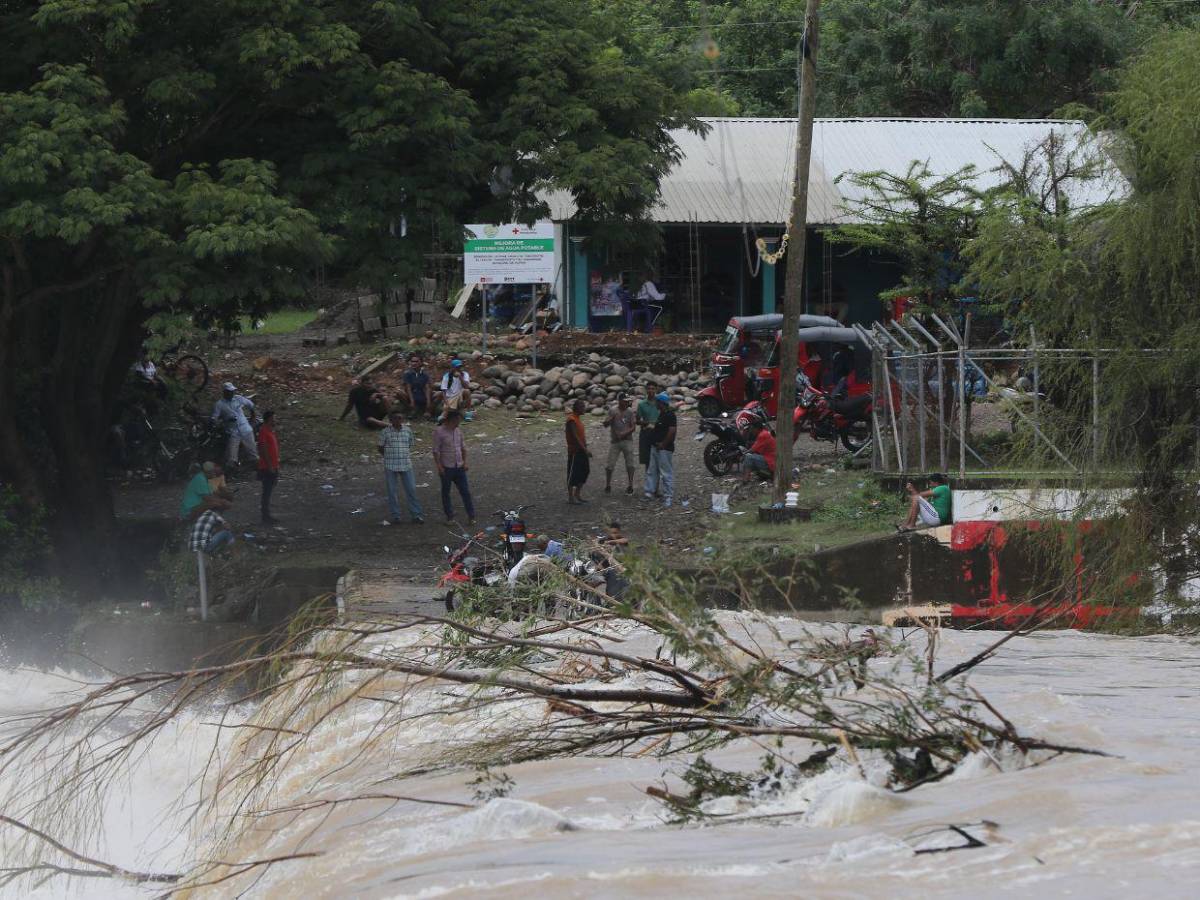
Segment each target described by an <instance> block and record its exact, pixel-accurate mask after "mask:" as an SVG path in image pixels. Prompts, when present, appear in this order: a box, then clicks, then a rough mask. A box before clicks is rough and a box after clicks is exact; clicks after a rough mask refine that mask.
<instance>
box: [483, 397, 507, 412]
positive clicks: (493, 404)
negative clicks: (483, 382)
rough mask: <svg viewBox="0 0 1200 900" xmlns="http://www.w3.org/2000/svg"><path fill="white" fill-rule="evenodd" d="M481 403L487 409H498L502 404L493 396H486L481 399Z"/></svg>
mask: <svg viewBox="0 0 1200 900" xmlns="http://www.w3.org/2000/svg"><path fill="white" fill-rule="evenodd" d="M483 405H484V406H486V407H487V408H488V409H499V408H500V407H501V406H503V405H504V404H503V403H501V402H500V401H499V400H497V399H496V398H495V397H488V398H487V399H486V400H484V401H483Z"/></svg>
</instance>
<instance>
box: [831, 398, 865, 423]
mask: <svg viewBox="0 0 1200 900" xmlns="http://www.w3.org/2000/svg"><path fill="white" fill-rule="evenodd" d="M870 405H871V395H870V394H859V395H858V396H857V397H844V398H842V399H840V400H834V401H832V402H831V403H830V404H829V408H830V409H832V410H833V411H834V412H835V413H837V414H838V415H839V416H845V417H846V418H847V419H856V418H858V417H860V416H862V415H863V413H865V412H866V410H867V407H868V406H870Z"/></svg>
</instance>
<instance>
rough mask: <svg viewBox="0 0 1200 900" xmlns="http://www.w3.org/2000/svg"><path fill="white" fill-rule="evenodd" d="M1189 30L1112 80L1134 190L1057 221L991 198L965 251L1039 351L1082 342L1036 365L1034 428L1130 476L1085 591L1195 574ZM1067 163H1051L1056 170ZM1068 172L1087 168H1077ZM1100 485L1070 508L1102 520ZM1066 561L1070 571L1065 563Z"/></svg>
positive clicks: (1196, 336) (1199, 178)
mask: <svg viewBox="0 0 1200 900" xmlns="http://www.w3.org/2000/svg"><path fill="white" fill-rule="evenodd" d="M1197 109H1200V34H1197V33H1196V32H1188V31H1182V32H1179V33H1176V34H1173V35H1168V36H1165V37H1163V38H1161V39H1160V40H1158V41H1157V42H1155V43H1154V44H1153V45H1152V46H1151V47H1150V48H1148V50H1147V51H1146V52H1145V53H1144V54H1143V55H1142V56H1141V57H1140V58H1138V59H1137V60H1136V61H1135V62H1134V63H1133V64H1132V65H1131V66H1130V67H1129V68H1128V70H1127V71H1126V72H1124V73H1123V75H1122V77H1121V81H1120V87H1119V89H1118V90H1117V91H1116V92H1115V94H1114V95H1113V98H1112V103H1111V110H1110V118H1109V120H1108V124H1109V126H1110V128H1112V132H1111V133H1110V139H1111V140H1113V141H1115V142H1116V144H1115V146H1114V149H1115V151H1116V152H1118V153H1119V156H1120V157H1121V158H1122V159H1123V160H1125V164H1126V167H1127V174H1128V176H1129V178H1130V181H1131V185H1132V192H1131V194H1130V196H1129V197H1128V198H1127V199H1125V200H1124V201H1122V202H1120V203H1115V204H1112V205H1109V206H1105V207H1101V208H1099V209H1096V210H1092V211H1090V212H1088V213H1087V214H1086V215H1081V214H1069V213H1067V212H1064V211H1063V210H1061V209H1058V208H1056V207H1054V206H1051V205H1049V204H1047V203H1046V202H1045V198H1043V197H1041V196H1040V195H1036V194H1033V193H1031V192H1029V191H1027V190H1026V191H1010V192H1009V193H1007V194H1004V195H998V196H996V197H994V198H992V200H991V202H990V204H989V207H988V209H987V210H986V211H985V213H984V215H983V216H982V218H981V220H980V228H979V234H978V237H977V238H976V239H975V240H974V241H973V242H971V244H969V245H968V247H967V248H966V253H967V256H968V258H969V259H970V262H971V269H970V277H971V278H972V279H973V280H974V281H975V282H976V283H977V284H978V285H979V286H980V288H981V290H982V292H983V295H984V296H985V297H986V298H988V299H990V300H991V301H992V302H994V303H998V304H1005V305H1007V306H1008V308H1009V315H1011V316H1012V317H1013V319H1014V320H1015V321H1017V322H1019V323H1020V324H1021V326H1022V328H1024V326H1032V327H1033V328H1034V329H1036V333H1037V334H1038V342H1039V343H1040V344H1041V345H1043V346H1051V347H1053V346H1074V347H1080V348H1084V349H1088V350H1094V351H1096V352H1097V353H1098V356H1099V358H1100V363H1099V370H1098V371H1099V374H1100V381H1099V390H1098V392H1097V397H1098V399H1099V408H1098V411H1097V420H1098V425H1099V427H1098V428H1097V429H1096V432H1095V434H1096V436H1097V438H1098V440H1095V441H1093V429H1092V428H1091V427H1089V426H1090V425H1091V422H1092V409H1091V403H1092V390H1091V384H1092V369H1091V366H1092V363H1091V360H1090V359H1081V360H1067V361H1059V362H1056V363H1051V362H1050V361H1049V360H1046V361H1043V363H1042V377H1043V380H1044V384H1045V389H1046V390H1047V391H1048V392H1049V395H1050V400H1051V401H1052V405H1051V409H1050V411H1049V415H1050V417H1049V419H1048V420H1047V421H1046V422H1045V425H1044V427H1046V428H1047V429H1048V430H1049V431H1050V433H1051V434H1052V435H1053V436H1054V437H1055V439H1056V440H1057V441H1058V442H1059V443H1060V445H1061V446H1065V447H1068V448H1070V449H1071V450H1072V451H1074V457H1075V459H1077V460H1079V461H1080V462H1081V463H1082V464H1083V465H1085V466H1086V467H1087V469H1088V470H1096V474H1098V475H1100V476H1101V477H1103V476H1104V475H1105V473H1108V472H1113V471H1116V472H1117V473H1122V474H1124V475H1125V479H1123V480H1127V479H1128V478H1130V477H1131V478H1132V479H1133V481H1134V486H1135V491H1134V493H1133V494H1131V495H1129V496H1127V497H1126V498H1125V499H1124V500H1123V501H1122V504H1121V505H1122V512H1121V515H1120V516H1119V517H1118V518H1117V522H1116V523H1115V524H1114V525H1113V528H1114V529H1115V532H1114V539H1113V549H1112V551H1111V552H1110V553H1108V554H1107V555H1106V556H1105V557H1104V558H1103V559H1102V560H1095V561H1094V568H1095V570H1096V575H1097V577H1099V578H1101V584H1100V586H1099V587H1098V588H1097V592H1100V591H1107V592H1108V594H1109V595H1110V596H1118V595H1120V594H1121V593H1122V592H1124V591H1126V590H1127V588H1128V584H1127V582H1126V579H1127V578H1128V576H1129V574H1130V573H1131V572H1139V571H1140V572H1151V571H1154V572H1158V573H1161V574H1162V575H1163V581H1162V582H1161V584H1162V585H1163V586H1164V589H1165V590H1167V591H1168V592H1170V591H1171V590H1173V589H1174V587H1175V586H1176V585H1177V584H1178V583H1179V582H1180V581H1181V580H1183V579H1184V578H1186V577H1191V576H1194V575H1196V574H1197V573H1200V566H1197V563H1196V560H1197V559H1200V543H1198V542H1197V535H1196V530H1195V522H1196V521H1197V519H1198V518H1200V499H1198V497H1197V494H1196V489H1195V483H1194V477H1195V476H1194V472H1195V467H1196V465H1197V461H1198V460H1200V454H1198V450H1200V448H1198V439H1200V393H1198V391H1200V287H1198V286H1200V219H1198V218H1197V210H1198V209H1200V157H1198V156H1197V154H1196V147H1197V146H1200V116H1197V114H1196V110H1197ZM1068 168H1069V166H1068V165H1067V164H1066V162H1065V161H1063V160H1060V161H1059V163H1058V165H1057V166H1056V171H1058V172H1060V173H1061V172H1064V171H1066V170H1067V169H1068ZM1078 176H1079V177H1088V173H1087V172H1086V171H1083V172H1079V173H1078ZM1112 503H1113V501H1112V499H1111V498H1108V497H1105V496H1104V495H1103V494H1102V493H1101V494H1098V495H1096V496H1095V498H1094V500H1093V505H1091V506H1089V507H1088V508H1087V509H1085V510H1083V511H1082V514H1083V515H1084V516H1088V515H1090V514H1096V515H1098V516H1104V517H1106V518H1107V517H1110V516H1111V515H1112ZM1064 565H1067V566H1069V565H1071V563H1070V561H1069V560H1064Z"/></svg>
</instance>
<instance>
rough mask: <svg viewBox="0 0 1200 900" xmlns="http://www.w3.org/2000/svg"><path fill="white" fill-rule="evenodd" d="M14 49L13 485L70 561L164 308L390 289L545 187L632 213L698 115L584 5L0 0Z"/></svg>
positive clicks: (4, 320)
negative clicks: (126, 386)
mask: <svg viewBox="0 0 1200 900" xmlns="http://www.w3.org/2000/svg"><path fill="white" fill-rule="evenodd" d="M0 34H2V35H3V36H4V52H3V53H0V482H5V483H8V484H10V485H12V486H14V487H15V488H16V490H17V491H19V493H20V494H21V496H22V498H23V501H24V502H25V503H26V504H28V505H29V506H31V507H32V506H38V505H44V506H47V507H49V508H50V509H51V511H52V512H53V513H54V514H55V516H56V519H55V520H56V522H57V531H58V535H59V538H60V542H61V545H62V546H64V547H66V548H68V549H72V550H74V551H75V552H74V553H73V554H72V555H71V556H70V559H71V560H78V559H85V560H86V557H87V556H88V553H87V552H86V547H89V546H92V544H93V541H92V540H91V539H92V538H94V537H95V536H96V535H101V534H105V533H107V532H108V531H109V530H110V528H109V522H108V519H109V517H110V516H111V506H110V501H109V497H108V492H107V488H106V485H105V480H104V478H103V444H104V435H105V432H106V430H107V427H108V425H109V423H110V420H111V416H112V413H113V407H114V403H115V400H116V397H117V394H118V389H119V386H120V384H121V382H122V380H123V379H124V378H125V376H126V373H127V372H128V370H129V367H130V364H131V363H132V361H133V360H134V358H135V355H136V353H137V350H138V347H139V345H140V343H141V342H142V340H143V338H144V323H145V321H146V319H147V317H148V316H149V315H150V314H152V313H153V312H154V311H155V310H158V309H171V310H178V311H186V312H191V313H193V314H195V315H196V316H197V317H198V318H199V319H200V320H202V321H203V320H215V319H225V320H228V319H230V318H231V317H233V316H235V315H237V314H240V313H242V312H247V311H249V312H257V311H259V310H261V309H263V308H265V307H267V306H269V305H270V304H272V303H275V302H278V301H279V300H281V299H284V298H289V297H294V296H296V295H297V294H299V293H300V292H301V291H302V290H303V288H304V283H305V278H306V273H308V272H310V271H311V270H312V269H313V267H314V266H315V265H317V264H319V263H325V264H328V265H329V267H330V271H333V272H336V273H338V274H340V276H341V277H342V278H343V279H344V280H345V281H346V282H347V283H349V284H354V285H362V284H366V285H371V286H378V287H383V286H386V285H387V284H389V283H391V282H392V281H393V280H396V279H405V278H407V277H409V276H411V275H412V274H413V273H414V272H415V271H416V270H417V267H418V266H419V263H420V259H421V254H422V252H423V251H424V250H426V249H427V248H428V247H429V245H430V243H431V242H432V241H434V239H435V237H436V236H437V235H439V234H440V235H442V236H443V238H444V239H446V240H448V241H450V242H451V243H453V242H455V241H456V239H457V234H456V232H455V229H456V228H457V227H458V224H459V223H461V222H462V221H464V219H466V218H474V217H477V216H478V217H489V218H493V219H501V218H507V217H508V216H510V215H511V216H521V217H524V218H531V217H532V216H533V215H534V214H535V213H536V211H537V204H536V200H535V199H534V195H533V193H532V191H533V188H534V187H535V186H536V185H538V184H542V183H547V182H550V183H554V184H556V185H557V186H559V187H562V188H565V189H568V190H570V191H571V192H572V193H573V194H574V196H575V198H576V200H577V202H578V205H579V207H580V210H581V214H582V215H583V216H584V217H586V218H591V219H593V220H597V221H605V222H613V221H617V222H626V223H636V222H638V221H640V220H641V219H642V217H643V213H644V212H645V210H646V209H647V207H648V206H649V205H650V204H652V203H653V201H654V199H655V197H656V195H657V190H658V182H659V179H660V177H661V176H662V174H663V172H665V171H666V170H667V168H669V166H670V164H671V162H672V160H673V159H674V153H675V149H674V145H673V143H672V141H671V140H670V138H669V135H668V131H669V129H670V128H672V127H676V126H679V125H681V124H687V122H688V119H687V116H686V102H687V100H686V97H685V96H684V91H685V89H686V87H687V81H686V75H685V73H683V72H682V70H681V69H680V67H679V66H678V65H677V64H667V63H662V62H658V61H655V60H654V59H650V58H647V57H646V56H645V54H644V52H643V49H642V48H641V47H640V46H639V45H638V44H637V42H634V41H629V40H624V39H623V38H622V36H621V35H620V34H619V33H618V32H617V31H615V30H614V29H612V28H611V27H610V22H609V21H608V20H607V19H605V18H603V17H601V16H599V15H598V14H597V13H595V12H594V11H593V9H592V8H591V5H590V4H589V3H587V2H585V0H459V2H453V3H447V2H443V0H305V2H302V3H301V2H296V0H209V2H205V3H195V2H182V0H41V2H36V0H4V2H0ZM497 172H502V173H504V175H505V177H504V178H501V179H497V178H495V177H494V175H495V173H497ZM509 172H511V173H512V174H511V177H509V176H508V173H509ZM497 184H504V185H506V186H507V189H506V190H505V191H504V192H503V193H502V194H501V195H500V196H497V192H496V190H495V188H496V185H497ZM402 220H403V221H405V222H406V223H407V237H405V238H399V237H397V236H396V235H397V234H398V229H396V228H394V226H395V225H396V224H397V223H399V222H400V221H402ZM72 537H75V538H77V539H78V540H76V541H75V542H74V544H72V540H71V539H72Z"/></svg>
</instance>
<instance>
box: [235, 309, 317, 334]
mask: <svg viewBox="0 0 1200 900" xmlns="http://www.w3.org/2000/svg"><path fill="white" fill-rule="evenodd" d="M317 312H318V310H315V309H281V310H278V311H276V312H273V313H269V314H268V315H267V316H266V317H264V318H262V319H259V320H258V322H260V323H261V324H260V325H259V327H257V328H255V327H254V326H255V324H256V323H255V321H254V320H253V319H251V318H250V317H249V316H243V317H242V334H262V335H272V334H274V335H278V334H295V333H296V332H297V331H299V330H300V329H301V328H303V327H304V326H305V325H307V324H309V323H310V322H311V321H312V320H313V319H315V318H316V317H317Z"/></svg>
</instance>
